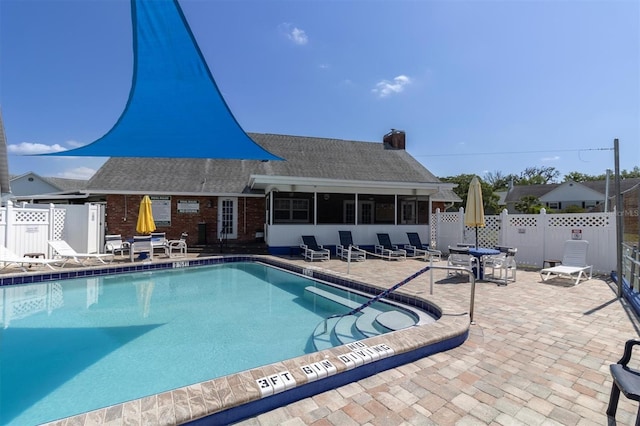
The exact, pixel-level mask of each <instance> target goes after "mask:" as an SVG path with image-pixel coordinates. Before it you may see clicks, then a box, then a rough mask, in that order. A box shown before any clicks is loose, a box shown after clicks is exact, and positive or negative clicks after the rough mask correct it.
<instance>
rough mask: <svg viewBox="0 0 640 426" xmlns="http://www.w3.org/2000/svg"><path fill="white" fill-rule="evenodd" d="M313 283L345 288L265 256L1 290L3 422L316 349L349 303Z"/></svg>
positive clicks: (51, 414)
mask: <svg viewBox="0 0 640 426" xmlns="http://www.w3.org/2000/svg"><path fill="white" fill-rule="evenodd" d="M308 287H313V288H315V289H318V291H330V292H332V293H334V294H335V292H334V290H332V289H331V288H330V287H327V286H325V285H323V284H321V283H319V282H318V281H316V280H308V279H304V278H302V277H300V276H298V275H294V274H291V273H288V272H285V271H283V270H279V269H274V268H269V267H266V266H265V265H263V264H259V263H256V262H249V263H246V262H242V263H227V264H224V265H218V266H213V267H202V268H186V269H185V268H183V269H178V270H172V271H154V272H139V273H136V274H127V275H104V276H97V277H94V276H91V277H85V278H83V279H82V280H79V279H73V280H52V281H50V282H46V283H42V284H31V285H21V286H7V287H2V292H1V294H2V303H1V305H2V306H3V315H2V317H1V318H2V321H3V327H4V329H3V330H2V331H0V337H1V340H0V341H1V342H2V345H3V350H2V352H1V354H0V356H1V357H2V366H3V368H2V371H1V372H0V374H1V375H2V376H1V380H0V407H2V410H0V423H1V424H5V423H6V424H34V423H42V422H46V421H50V420H54V419H57V418H60V417H66V416H71V415H74V414H77V413H80V412H85V411H89V410H92V409H96V408H99V407H104V406H107V405H111V404H116V403H120V402H123V401H128V400H132V399H136V398H142V397H144V396H146V395H150V394H158V393H161V392H165V391H167V390H170V389H175V388H180V387H182V386H186V385H189V384H193V383H197V382H203V381H206V380H211V379H213V378H216V377H220V376H224V375H228V374H231V373H236V372H239V371H242V370H247V369H250V368H254V367H258V366H261V365H266V364H270V363H274V362H277V361H280V360H284V359H289V358H293V357H297V356H300V355H302V354H308V353H312V352H315V351H316V346H315V343H314V341H313V338H312V334H313V332H314V330H315V328H316V326H317V325H318V323H320V322H322V320H323V319H324V318H326V317H328V316H330V315H332V314H336V313H345V312H347V311H348V310H349V308H348V306H347V305H341V304H339V303H332V302H331V301H327V299H326V298H318V297H316V296H317V295H314V294H311V295H310V294H309V293H310V291H309V289H308ZM345 297H346V299H347V300H349V301H350V302H351V303H356V304H358V303H361V302H362V301H364V300H366V299H365V298H363V297H361V296H359V295H356V294H354V293H351V294H348V295H346V296H345ZM375 306H376V307H377V308H378V309H379V310H380V311H381V312H388V311H390V310H391V309H392V308H391V307H390V306H389V305H375ZM229 319H232V320H231V322H229ZM416 322H417V323H420V320H419V318H417V320H416ZM34 343H35V344H34ZM342 343H344V342H342ZM338 344H340V343H338ZM98 361H99V362H98ZM25 367H27V368H25ZM140 384H145V388H144V390H140V386H139V385H140Z"/></svg>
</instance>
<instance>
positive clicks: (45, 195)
mask: <svg viewBox="0 0 640 426" xmlns="http://www.w3.org/2000/svg"><path fill="white" fill-rule="evenodd" d="M9 182H10V184H11V195H10V196H9V197H8V198H9V199H11V200H13V201H33V202H39V203H45V202H55V203H71V202H74V200H77V201H78V202H81V203H84V202H87V201H90V200H89V199H88V198H89V196H88V195H87V194H85V193H84V188H85V187H86V185H87V182H88V180H87V179H67V178H59V177H46V176H40V175H39V174H37V173H34V172H27V173H24V174H22V175H19V176H12V177H11V178H10V181H9Z"/></svg>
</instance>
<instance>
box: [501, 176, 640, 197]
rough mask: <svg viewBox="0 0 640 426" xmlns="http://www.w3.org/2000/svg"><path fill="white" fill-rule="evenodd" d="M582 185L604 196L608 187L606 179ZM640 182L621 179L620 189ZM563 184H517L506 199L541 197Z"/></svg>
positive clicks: (611, 187) (611, 190)
mask: <svg viewBox="0 0 640 426" xmlns="http://www.w3.org/2000/svg"><path fill="white" fill-rule="evenodd" d="M579 183H580V185H584V186H586V187H587V188H590V189H593V190H594V191H598V192H599V193H601V194H602V196H603V197H604V195H605V189H606V187H607V185H606V183H607V181H605V180H596V181H587V182H579ZM638 183H640V179H639V178H629V179H621V180H620V191H621V192H624V191H627V190H629V189H631V188H632V187H634V186H635V185H637V184H638ZM560 185H561V184H559V183H549V184H544V185H515V186H514V187H513V188H512V189H511V191H509V193H508V194H507V196H506V198H505V200H506V201H508V202H517V201H520V199H522V197H525V196H528V195H533V196H534V197H536V198H540V197H542V196H544V195H545V194H547V193H549V192H551V191H553V190H554V189H556V188H557V187H558V186H560ZM613 194H615V180H614V179H613V177H612V178H611V179H609V195H613Z"/></svg>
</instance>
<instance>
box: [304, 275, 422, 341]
mask: <svg viewBox="0 0 640 426" xmlns="http://www.w3.org/2000/svg"><path fill="white" fill-rule="evenodd" d="M305 297H307V298H314V301H315V302H316V303H318V304H320V303H326V304H334V303H337V304H340V305H342V306H345V307H347V308H349V309H355V308H357V307H359V306H361V303H359V302H355V301H353V300H349V299H347V298H345V297H342V296H339V295H337V294H334V293H332V292H329V291H326V290H322V289H320V288H317V287H313V286H308V287H306V288H305ZM415 324H416V319H415V318H414V317H413V316H412V315H410V314H408V313H404V312H401V311H393V310H392V311H380V310H378V309H375V308H372V307H371V306H368V307H366V308H364V309H363V310H362V311H361V312H359V313H358V314H355V315H348V316H344V317H338V318H331V319H329V320H327V324H326V332H325V324H324V322H321V323H320V324H318V326H317V327H316V329H315V330H314V332H313V337H312V340H313V344H314V346H315V347H316V349H317V350H322V349H328V348H332V347H334V346H338V345H343V344H346V343H350V342H354V341H358V340H362V339H364V338H367V337H371V336H377V335H379V334H383V333H387V332H389V331H394V330H400V329H403V328H406V327H411V326H413V325H415Z"/></svg>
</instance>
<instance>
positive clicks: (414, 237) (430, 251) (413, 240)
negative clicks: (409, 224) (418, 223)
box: [404, 232, 442, 261]
mask: <svg viewBox="0 0 640 426" xmlns="http://www.w3.org/2000/svg"><path fill="white" fill-rule="evenodd" d="M407 237H408V238H409V246H411V247H415V248H416V249H418V250H425V251H426V252H427V258H428V259H434V258H437V259H434V260H438V261H439V260H442V252H441V251H440V250H436V249H434V248H431V247H429V244H422V241H421V240H420V235H419V234H418V233H417V232H407ZM404 248H405V249H407V251H409V248H408V247H407V245H405V246H404Z"/></svg>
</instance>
